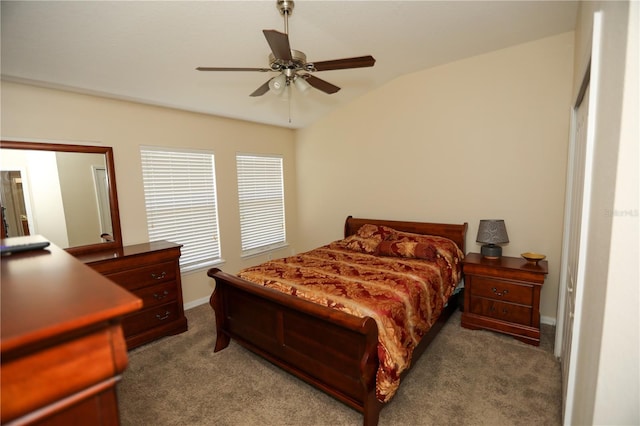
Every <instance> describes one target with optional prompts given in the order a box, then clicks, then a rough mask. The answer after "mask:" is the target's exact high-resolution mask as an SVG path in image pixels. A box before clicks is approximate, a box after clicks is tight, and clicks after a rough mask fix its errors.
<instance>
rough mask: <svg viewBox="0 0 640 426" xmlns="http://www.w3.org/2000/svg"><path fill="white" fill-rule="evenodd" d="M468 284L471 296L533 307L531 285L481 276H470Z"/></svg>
mask: <svg viewBox="0 0 640 426" xmlns="http://www.w3.org/2000/svg"><path fill="white" fill-rule="evenodd" d="M470 282H471V285H470V287H471V296H480V297H487V298H490V299H496V300H502V301H505V302H514V303H519V304H521V305H528V306H531V305H533V286H531V285H526V284H515V283H512V282H509V281H503V280H497V279H493V278H489V277H482V276H471V277H470Z"/></svg>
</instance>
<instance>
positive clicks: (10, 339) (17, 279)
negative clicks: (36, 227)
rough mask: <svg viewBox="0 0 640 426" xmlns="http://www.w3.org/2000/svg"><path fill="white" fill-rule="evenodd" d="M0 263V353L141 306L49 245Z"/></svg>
mask: <svg viewBox="0 0 640 426" xmlns="http://www.w3.org/2000/svg"><path fill="white" fill-rule="evenodd" d="M21 238H23V239H24V238H26V239H27V240H28V239H34V240H37V239H38V237H36V236H34V237H21ZM1 262H2V263H1V267H2V281H1V286H2V290H1V291H2V298H1V302H0V303H1V311H0V319H1V334H0V336H1V338H0V350H1V352H2V354H5V353H6V352H7V351H11V350H14V349H16V348H18V347H21V346H25V345H29V344H33V343H37V342H40V341H42V340H46V339H49V338H53V337H55V336H59V335H63V334H65V333H70V332H74V331H75V330H78V329H81V328H85V327H91V326H92V325H94V324H98V323H101V322H104V321H108V320H110V319H112V318H115V317H119V316H122V315H125V314H127V313H129V312H133V311H135V310H137V309H139V308H140V307H141V306H142V300H140V299H139V298H137V297H135V296H134V295H133V294H131V293H129V292H128V291H126V290H124V289H123V288H121V287H119V286H117V285H116V284H114V283H113V282H111V281H110V280H108V279H107V278H105V277H103V276H102V275H100V274H99V273H97V272H95V271H94V270H93V269H91V268H90V267H88V266H87V265H85V264H83V263H82V262H80V261H78V260H77V259H76V258H75V257H73V256H72V255H70V254H68V253H67V252H65V251H64V250H62V249H60V248H59V247H56V246H55V245H53V244H51V245H50V246H49V247H47V248H46V249H43V250H37V251H31V252H23V253H15V254H12V255H10V256H5V257H2V261H1Z"/></svg>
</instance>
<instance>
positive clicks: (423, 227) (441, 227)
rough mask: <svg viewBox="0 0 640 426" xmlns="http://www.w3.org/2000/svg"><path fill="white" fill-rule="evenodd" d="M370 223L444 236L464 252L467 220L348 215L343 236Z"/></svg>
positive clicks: (415, 232) (416, 232)
mask: <svg viewBox="0 0 640 426" xmlns="http://www.w3.org/2000/svg"><path fill="white" fill-rule="evenodd" d="M367 223H370V224H372V225H382V226H388V227H389V228H393V229H396V230H398V231H402V232H412V233H414V234H428V235H438V236H441V237H446V238H449V239H450V240H452V241H453V242H455V243H456V244H457V245H458V247H460V250H462V252H463V253H466V252H465V238H466V235H467V222H465V223H463V224H461V225H457V224H449V223H429V222H404V221H397V220H381V219H362V218H354V217H352V216H348V217H347V220H346V221H345V222H344V236H345V238H346V237H348V236H350V235H353V234H355V233H356V232H358V229H360V227H361V226H362V225H365V224H367Z"/></svg>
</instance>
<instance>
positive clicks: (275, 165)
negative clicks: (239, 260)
mask: <svg viewBox="0 0 640 426" xmlns="http://www.w3.org/2000/svg"><path fill="white" fill-rule="evenodd" d="M236 165H237V171H238V200H239V207H240V234H241V239H242V255H243V256H249V255H253V254H257V253H260V252H263V251H267V250H271V249H273V248H276V247H280V246H283V245H285V244H286V233H285V215H284V183H283V175H282V157H279V156H266V155H245V154H238V155H236Z"/></svg>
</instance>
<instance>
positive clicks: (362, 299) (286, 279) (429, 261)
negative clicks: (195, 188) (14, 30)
mask: <svg viewBox="0 0 640 426" xmlns="http://www.w3.org/2000/svg"><path fill="white" fill-rule="evenodd" d="M462 258H463V253H462V252H461V251H460V250H459V249H458V247H457V246H456V244H455V243H453V242H452V241H451V240H448V239H446V238H443V237H436V236H425V235H418V234H409V233H404V232H399V231H396V230H393V229H390V228H387V227H383V226H374V225H364V226H363V227H361V228H360V230H359V231H358V233H357V234H355V235H352V236H350V237H347V238H345V239H344V240H339V241H335V242H333V243H331V244H328V245H326V246H323V247H320V248H317V249H314V250H311V251H308V252H306V253H301V254H298V255H296V256H291V257H287V258H283V259H277V260H273V261H269V262H267V263H263V264H261V265H258V266H254V267H251V268H247V269H245V270H243V271H241V272H240V273H239V274H238V276H240V277H241V278H244V279H246V280H248V281H251V282H254V283H257V284H261V285H264V286H266V287H269V288H273V289H276V290H279V291H282V292H284V293H287V294H291V295H294V296H297V297H301V298H303V299H306V300H309V301H312V302H315V303H318V304H321V305H324V306H328V307H331V308H334V309H338V310H340V311H343V312H346V313H348V314H351V315H355V316H358V317H362V318H364V317H367V316H369V317H372V318H373V319H374V320H375V321H376V323H377V325H378V357H379V360H380V366H379V368H378V372H377V376H376V396H377V398H378V399H379V400H380V401H382V402H386V401H388V400H389V399H391V397H392V396H393V395H394V394H395V392H396V390H397V389H398V386H399V384H400V375H401V374H402V372H403V371H404V370H406V369H407V368H408V367H409V366H410V364H411V355H412V353H413V349H414V348H415V347H416V345H417V344H418V343H419V342H420V339H421V338H422V336H424V334H425V333H426V332H427V331H429V328H430V327H431V325H432V324H433V323H434V322H435V321H436V319H437V318H438V316H439V315H440V313H441V312H442V309H443V307H444V306H445V303H446V302H447V300H448V298H449V297H450V296H451V294H452V293H453V291H454V289H455V288H456V286H457V284H458V282H459V281H460V278H461V264H462V262H461V260H462Z"/></svg>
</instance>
